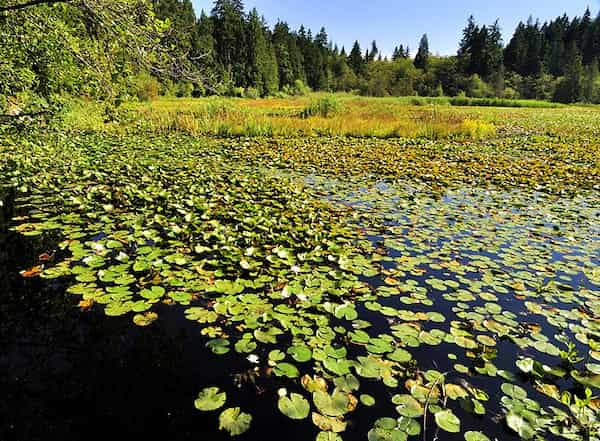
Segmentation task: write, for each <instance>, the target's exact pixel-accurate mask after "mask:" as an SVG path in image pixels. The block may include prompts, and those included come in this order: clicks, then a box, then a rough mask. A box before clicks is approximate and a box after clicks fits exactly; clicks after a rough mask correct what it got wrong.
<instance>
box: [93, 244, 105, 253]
mask: <svg viewBox="0 0 600 441" xmlns="http://www.w3.org/2000/svg"><path fill="white" fill-rule="evenodd" d="M92 248H93V249H94V250H95V251H104V250H105V248H104V245H102V244H101V243H98V242H95V243H94V244H92Z"/></svg>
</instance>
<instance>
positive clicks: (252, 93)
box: [244, 87, 260, 99]
mask: <svg viewBox="0 0 600 441" xmlns="http://www.w3.org/2000/svg"><path fill="white" fill-rule="evenodd" d="M244 96H245V97H246V98H250V99H257V98H260V91H259V90H258V89H257V88H256V87H248V88H247V89H246V92H245V93H244Z"/></svg>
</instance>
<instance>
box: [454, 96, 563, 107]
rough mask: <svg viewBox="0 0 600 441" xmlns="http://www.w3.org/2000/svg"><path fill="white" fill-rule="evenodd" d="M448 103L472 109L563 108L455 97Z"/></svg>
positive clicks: (545, 102)
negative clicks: (471, 107)
mask: <svg viewBox="0 0 600 441" xmlns="http://www.w3.org/2000/svg"><path fill="white" fill-rule="evenodd" d="M448 102H449V103H450V104H451V105H453V106H474V107H527V108H539V109H551V108H558V107H563V105H562V104H559V103H551V102H548V101H536V100H510V99H504V98H469V97H463V96H457V97H454V98H450V99H449V100H448Z"/></svg>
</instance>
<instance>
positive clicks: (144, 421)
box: [0, 195, 314, 441]
mask: <svg viewBox="0 0 600 441" xmlns="http://www.w3.org/2000/svg"><path fill="white" fill-rule="evenodd" d="M0 196H1V195H0ZM3 199H4V201H5V202H4V206H3V207H0V211H1V214H0V312H1V314H0V316H1V317H2V320H0V347H1V348H2V351H1V353H0V390H2V400H0V414H1V415H2V418H0V420H1V423H0V439H1V440H3V441H34V440H62V441H70V440H83V439H86V440H96V439H98V440H100V439H102V440H106V439H119V438H122V437H132V439H165V440H192V439H193V440H202V439H210V440H220V439H223V440H225V439H230V438H229V436H228V435H226V434H225V433H224V432H220V431H218V428H217V425H218V422H217V415H218V414H216V413H209V414H205V413H201V412H198V411H197V410H196V409H195V408H194V406H193V401H194V398H195V395H196V394H197V393H198V392H199V391H200V390H201V389H202V388H204V387H207V386H210V385H219V386H221V387H222V388H224V389H225V390H226V391H227V393H228V405H230V406H236V407H237V406H240V407H241V408H242V409H243V410H245V411H248V412H251V413H252V414H253V416H254V421H253V425H252V429H251V430H250V431H249V432H247V433H246V434H245V435H244V436H242V437H240V438H239V439H240V440H244V439H247V440H251V439H260V440H271V439H272V440H276V439H277V440H280V439H282V438H283V439H289V440H298V441H300V440H306V439H310V438H313V437H314V435H313V429H312V426H311V425H310V423H309V422H308V421H307V422H306V423H305V424H304V425H303V424H289V420H287V419H286V418H285V417H283V416H282V415H281V414H279V413H278V412H277V410H276V407H275V406H274V405H273V403H274V395H275V394H276V393H277V392H276V390H277V389H276V386H277V385H276V384H273V385H270V386H269V387H266V386H265V387H264V389H265V390H264V392H263V393H262V394H259V393H258V392H257V386H255V385H253V384H251V383H247V384H243V385H242V386H241V387H240V388H238V387H236V386H235V385H234V383H235V382H234V377H233V374H234V373H236V372H237V373H242V372H244V371H247V370H248V369H249V368H250V367H251V366H250V364H249V363H247V362H245V361H244V360H242V361H240V359H239V357H236V356H235V355H232V356H231V357H227V356H225V357H217V356H215V355H213V354H212V353H211V352H209V351H207V350H206V349H205V348H204V341H203V337H201V336H200V333H199V332H198V328H197V326H194V323H193V322H190V321H189V320H186V319H185V318H184V314H183V313H182V311H180V310H177V307H166V306H165V307H162V308H161V309H159V310H158V313H159V315H160V319H159V320H158V321H157V322H156V323H154V325H153V326H151V327H149V328H143V329H142V328H138V327H136V326H133V325H132V323H131V322H130V319H128V318H114V319H107V317H105V316H104V315H103V314H101V313H97V312H87V313H82V312H81V311H80V310H79V309H78V308H77V300H75V298H73V297H70V296H69V295H68V294H65V290H64V286H62V285H61V284H60V283H56V282H51V283H48V282H45V281H43V280H40V279H25V278H23V277H21V276H20V274H19V271H20V270H22V269H23V268H26V267H28V266H30V265H31V264H32V262H35V261H36V257H37V256H38V255H39V254H40V253H42V252H46V251H49V250H51V249H52V247H53V246H55V245H56V242H55V241H49V240H48V239H47V238H46V239H39V238H35V239H23V238H22V237H18V236H17V235H16V234H14V233H11V232H9V231H8V228H7V227H8V219H10V218H11V216H12V213H11V210H12V204H11V203H10V201H11V199H13V198H12V197H8V198H7V197H6V195H4V198H3ZM0 200H1V199H0ZM224 366H225V367H224ZM258 386H261V385H260V384H259V385H258ZM274 387H275V389H273V388H274ZM303 426H304V427H303Z"/></svg>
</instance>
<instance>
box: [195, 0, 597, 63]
mask: <svg viewBox="0 0 600 441" xmlns="http://www.w3.org/2000/svg"><path fill="white" fill-rule="evenodd" d="M193 3H194V6H195V7H196V9H197V11H198V12H199V11H200V9H202V8H204V9H205V10H207V11H209V10H210V9H211V8H212V1H209V0H193ZM244 3H245V5H246V9H247V10H249V9H251V8H253V7H256V8H257V9H258V11H259V13H260V14H262V15H264V16H265V18H266V19H267V21H268V22H269V25H271V26H272V25H273V24H274V23H275V22H276V21H277V19H278V18H281V19H283V20H285V21H287V22H288V23H289V24H290V26H291V27H292V28H293V29H297V28H298V27H299V26H300V24H304V25H305V26H306V27H309V28H311V29H313V31H315V32H316V31H318V30H319V29H320V27H321V26H325V27H326V29H327V33H328V34H329V38H330V39H331V40H333V41H334V42H335V43H338V44H339V45H340V46H342V45H345V46H346V48H347V49H349V47H351V45H352V43H353V42H354V40H356V39H358V40H359V41H360V42H361V46H362V48H363V49H366V48H367V47H368V46H370V44H371V41H372V40H377V44H378V46H379V49H380V50H381V51H382V52H383V53H384V54H391V52H392V51H393V48H394V46H396V45H399V44H400V43H403V44H408V45H409V46H410V48H411V51H412V53H413V55H414V53H415V49H416V48H417V46H418V42H419V40H420V38H421V35H422V34H424V33H427V34H428V36H429V44H430V48H431V51H432V52H434V53H440V54H442V55H448V54H454V53H456V49H457V46H458V42H459V40H460V38H461V31H462V29H463V28H464V26H465V24H466V22H467V18H468V17H469V15H471V14H473V15H474V16H475V18H476V20H477V21H478V22H479V23H493V22H494V21H495V20H496V19H497V18H499V19H500V25H501V27H502V30H503V32H504V38H505V41H506V40H508V39H509V38H510V35H511V34H512V31H513V30H514V29H515V27H516V25H517V23H518V22H519V21H520V20H526V19H527V17H528V16H529V15H533V16H534V17H539V18H540V19H541V20H542V21H543V20H547V19H551V18H554V17H556V16H558V15H562V14H563V13H565V12H566V13H567V14H569V15H570V16H574V15H579V16H581V15H582V14H583V12H584V11H585V8H586V7H587V6H590V9H591V10H592V14H593V15H596V14H597V13H598V9H599V7H600V0H493V1H491V0H444V1H442V0H404V1H403V0H366V1H365V0H360V1H359V0H246V1H245V2H244Z"/></svg>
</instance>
